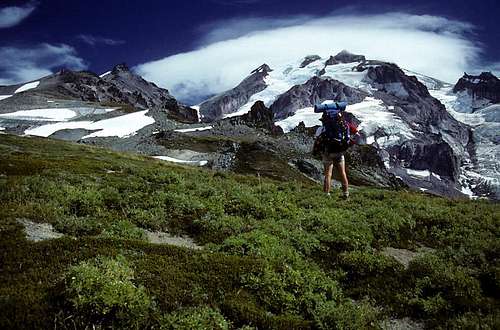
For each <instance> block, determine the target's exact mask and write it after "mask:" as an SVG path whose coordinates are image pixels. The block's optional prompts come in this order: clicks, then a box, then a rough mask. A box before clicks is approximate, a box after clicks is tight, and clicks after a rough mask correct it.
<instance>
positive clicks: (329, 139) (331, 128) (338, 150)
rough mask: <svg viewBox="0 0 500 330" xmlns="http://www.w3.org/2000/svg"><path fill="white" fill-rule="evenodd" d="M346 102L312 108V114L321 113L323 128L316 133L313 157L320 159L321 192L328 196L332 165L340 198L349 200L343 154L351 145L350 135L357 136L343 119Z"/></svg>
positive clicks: (355, 129)
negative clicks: (337, 176) (322, 176)
mask: <svg viewBox="0 0 500 330" xmlns="http://www.w3.org/2000/svg"><path fill="white" fill-rule="evenodd" d="M346 107H347V102H333V103H327V104H318V105H316V106H314V112H316V113H323V116H322V117H321V122H322V123H323V126H322V127H320V128H319V129H318V131H317V132H316V135H317V137H316V140H315V142H314V148H313V155H315V156H317V157H318V158H321V160H322V162H323V166H324V175H325V180H324V182H323V191H324V192H325V193H326V194H327V195H328V196H329V195H330V190H331V184H332V171H333V165H335V166H336V168H337V171H338V173H339V175H340V178H341V183H342V197H343V198H344V199H347V198H349V182H348V180H347V174H346V172H345V157H344V152H345V151H346V150H347V149H348V148H349V146H350V145H351V144H352V143H353V142H352V141H351V135H354V134H357V128H356V126H355V125H354V124H352V123H348V122H347V121H346V119H345V118H344V111H345V109H346Z"/></svg>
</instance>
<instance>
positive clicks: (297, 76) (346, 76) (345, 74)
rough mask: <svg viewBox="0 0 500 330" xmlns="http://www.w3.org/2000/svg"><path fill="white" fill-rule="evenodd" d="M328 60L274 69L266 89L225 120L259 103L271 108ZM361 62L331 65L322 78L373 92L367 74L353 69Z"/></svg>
mask: <svg viewBox="0 0 500 330" xmlns="http://www.w3.org/2000/svg"><path fill="white" fill-rule="evenodd" d="M325 61H326V59H319V60H317V61H314V62H312V63H310V64H309V65H307V66H305V67H304V68H300V64H301V62H302V60H301V61H297V62H293V63H290V64H289V65H285V66H281V67H277V68H272V69H273V71H271V72H269V74H268V76H267V77H265V78H264V81H265V83H266V85H267V87H266V89H264V90H263V91H261V92H259V93H256V94H254V95H252V96H251V97H250V99H249V100H248V102H247V103H246V104H244V105H243V106H241V107H240V108H239V109H238V110H237V111H235V112H233V113H231V114H227V115H224V117H223V118H229V117H235V116H241V115H244V114H246V113H248V112H249V111H250V109H251V108H252V105H253V104H254V103H255V102H257V101H262V102H264V104H265V105H266V107H269V106H270V105H271V104H272V103H273V102H274V101H275V100H276V99H277V98H278V97H279V96H280V95H281V94H283V93H285V92H287V91H288V90H289V89H290V88H292V87H293V86H295V85H302V84H305V83H306V82H307V81H308V80H309V79H311V77H313V76H315V75H317V73H318V72H319V71H321V70H322V69H323V68H324V63H325ZM358 64H360V62H352V63H341V64H335V65H329V66H327V67H326V68H325V74H324V75H322V77H330V78H333V79H337V80H339V81H341V82H343V83H344V84H346V85H348V86H350V87H357V88H363V89H365V90H367V91H371V88H370V87H369V85H368V84H366V83H364V82H363V79H364V77H365V75H366V72H356V71H352V69H353V68H354V67H355V66H357V65H358Z"/></svg>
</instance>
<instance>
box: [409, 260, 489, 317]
mask: <svg viewBox="0 0 500 330" xmlns="http://www.w3.org/2000/svg"><path fill="white" fill-rule="evenodd" d="M408 272H409V273H410V274H412V278H413V281H414V296H413V299H411V301H410V303H411V304H412V305H413V306H414V307H415V308H416V311H417V313H420V314H423V315H425V316H427V317H436V318H446V317H449V316H451V315H457V314H459V313H463V312H467V311H471V310H477V309H478V308H479V305H480V302H481V299H482V292H481V286H480V282H479V281H478V280H477V279H476V278H474V277H473V276H471V275H470V274H469V273H468V271H467V269H466V268H463V267H461V266H456V265H454V264H452V263H450V262H448V261H446V260H443V259H441V258H439V257H438V256H436V255H433V254H427V255H424V256H422V257H420V258H417V259H415V260H413V261H412V262H411V263H410V266H409V269H408Z"/></svg>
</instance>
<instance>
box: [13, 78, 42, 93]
mask: <svg viewBox="0 0 500 330" xmlns="http://www.w3.org/2000/svg"><path fill="white" fill-rule="evenodd" d="M39 84H40V82H39V81H33V82H30V83H27V84H24V85H22V86H21V87H19V88H18V89H16V91H15V92H14V94H16V93H21V92H25V91H27V90H30V89H33V88H37V87H38V85H39Z"/></svg>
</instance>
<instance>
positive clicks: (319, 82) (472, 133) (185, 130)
mask: <svg viewBox="0 0 500 330" xmlns="http://www.w3.org/2000/svg"><path fill="white" fill-rule="evenodd" d="M471 77H473V76H467V75H466V76H464V78H463V79H461V81H459V82H458V83H457V85H455V86H453V85H451V84H448V83H445V82H442V81H439V80H437V79H434V78H432V77H428V76H425V75H421V74H418V73H414V72H411V71H408V70H405V69H401V68H400V67H398V66H397V65H396V64H394V63H387V62H383V61H377V60H370V59H366V57H365V56H363V55H358V54H352V53H349V52H347V51H342V52H340V53H339V54H337V55H335V56H329V57H326V58H322V57H320V56H318V55H310V56H306V57H305V58H302V59H298V60H297V61H296V62H293V63H289V64H287V65H284V66H281V67H275V68H271V67H269V66H268V65H266V64H263V65H261V66H260V67H258V68H256V69H255V70H253V71H252V72H250V74H249V75H248V76H247V77H245V78H243V79H242V82H241V83H240V84H238V85H237V86H236V87H235V88H233V89H230V90H228V91H226V92H223V93H221V94H219V95H215V96H213V97H211V98H210V99H208V100H206V101H204V102H202V103H201V104H199V105H198V106H193V107H192V108H189V107H186V106H183V105H181V104H179V103H178V102H177V101H176V100H175V98H174V97H173V96H172V95H170V94H169V93H168V91H167V90H165V89H162V88H159V87H157V86H156V85H154V84H153V83H150V82H147V81H145V80H144V79H142V78H141V77H139V76H137V75H136V74H134V73H133V72H131V71H130V70H129V69H128V68H127V67H126V66H125V65H118V66H116V67H115V68H114V69H113V70H111V71H110V72H107V73H105V74H102V75H100V76H98V75H96V74H94V73H91V72H73V71H69V70H62V71H60V72H58V73H56V74H54V75H51V76H48V77H45V78H42V79H40V80H39V81H36V82H30V83H27V84H23V85H15V86H1V87H0V95H1V96H0V130H2V128H3V129H4V131H6V132H9V133H15V134H28V135H38V136H45V137H49V136H50V137H52V138H57V139H65V140H71V141H77V142H80V143H84V144H93V145H99V146H103V147H108V148H111V149H114V150H118V151H132V152H137V153H141V154H145V155H150V156H155V157H160V158H161V159H164V160H168V161H175V162H180V163H184V164H188V165H198V166H199V165H202V166H205V167H209V168H213V169H216V170H220V171H230V172H236V173H242V174H249V173H250V174H255V175H259V176H260V175H262V176H267V177H271V178H275V179H278V180H289V179H294V180H299V181H303V180H305V181H310V180H314V181H317V182H321V180H322V164H321V162H320V161H318V160H316V159H313V158H312V156H311V153H310V151H311V149H312V144H313V142H314V133H315V131H316V128H317V127H318V126H319V125H320V124H321V123H320V121H319V118H320V115H319V114H315V113H314V112H313V109H312V107H313V106H314V105H315V104H317V103H321V102H331V101H334V100H345V101H348V102H349V106H348V115H349V117H350V119H351V120H352V121H353V122H355V123H356V124H358V125H359V129H360V135H359V137H358V139H357V143H358V144H357V145H356V146H354V147H353V148H351V149H350V150H349V151H348V153H347V159H348V167H349V177H350V180H351V182H352V183H354V184H358V185H373V186H383V187H391V188H397V187H411V188H412V189H416V190H420V191H425V192H429V193H433V194H438V195H445V196H453V197H457V196H464V195H469V196H473V197H489V198H496V199H498V198H499V196H500V193H499V190H498V187H499V186H500V184H499V181H498V179H499V174H498V173H499V171H498V157H499V152H498V145H499V141H498V134H497V131H498V117H499V115H498V111H499V110H498V109H499V108H498V104H495V103H494V102H496V98H495V97H496V96H495V91H496V87H495V86H496V85H495V84H496V80H498V79H497V78H496V77H493V78H492V77H491V75H488V74H482V75H480V76H478V77H474V78H471ZM495 79H496V80H495ZM491 86H493V87H491ZM454 88H455V90H454ZM16 92H17V93H16ZM471 95H473V96H474V95H475V96H474V97H475V99H477V100H480V102H476V103H477V104H484V105H486V106H482V107H479V108H478V107H472V103H471V102H469V101H470V100H471V99H472V96H471ZM467 102H468V103H467ZM198 113H199V120H200V121H201V122H200V123H199V122H198Z"/></svg>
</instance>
